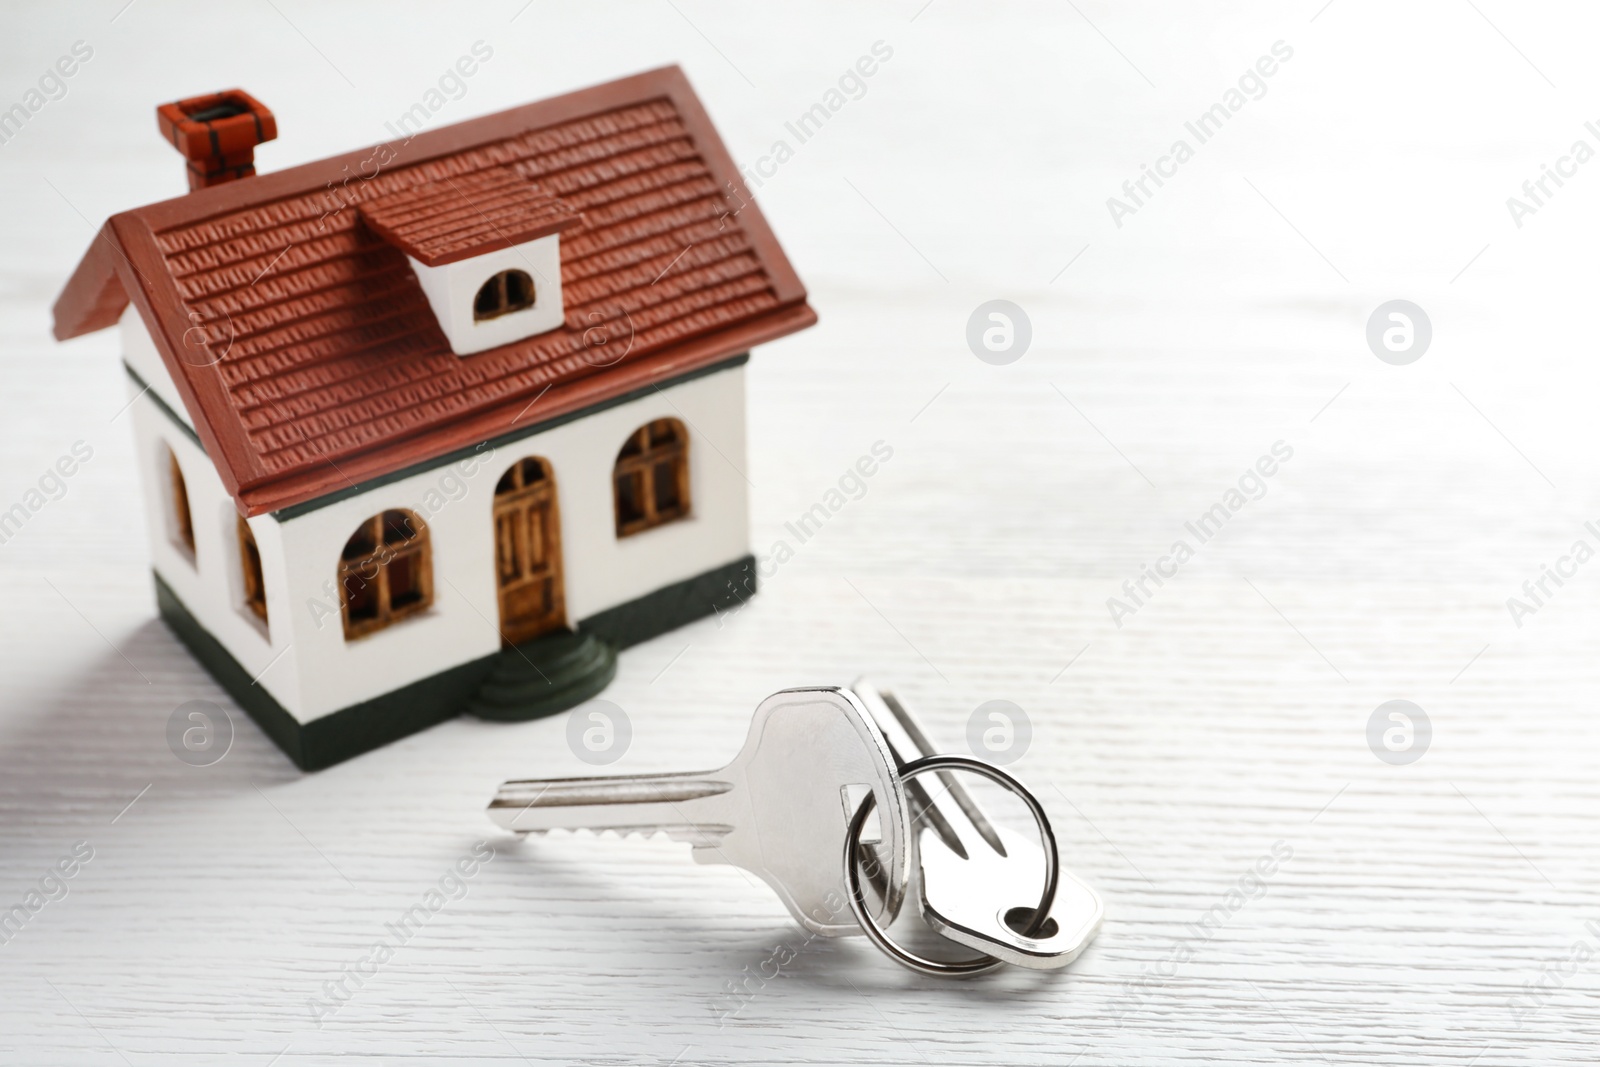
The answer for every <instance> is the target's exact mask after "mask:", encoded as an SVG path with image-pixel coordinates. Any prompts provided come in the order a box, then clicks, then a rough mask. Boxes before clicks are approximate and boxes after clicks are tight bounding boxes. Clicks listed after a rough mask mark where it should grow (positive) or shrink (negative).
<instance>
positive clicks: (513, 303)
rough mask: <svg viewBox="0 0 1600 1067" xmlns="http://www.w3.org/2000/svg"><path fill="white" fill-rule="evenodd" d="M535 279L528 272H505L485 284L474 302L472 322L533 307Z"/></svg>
mask: <svg viewBox="0 0 1600 1067" xmlns="http://www.w3.org/2000/svg"><path fill="white" fill-rule="evenodd" d="M533 302H534V301H533V279H532V278H530V277H528V272H527V271H521V270H503V271H501V272H500V273H499V274H496V275H495V276H494V277H493V278H490V279H489V280H488V281H486V282H484V283H483V288H482V289H479V290H478V296H477V298H476V299H475V300H473V301H472V321H474V322H482V321H484V320H485V319H497V318H499V317H500V316H501V315H509V314H511V313H512V312H513V311H526V310H527V309H528V308H531V307H533Z"/></svg>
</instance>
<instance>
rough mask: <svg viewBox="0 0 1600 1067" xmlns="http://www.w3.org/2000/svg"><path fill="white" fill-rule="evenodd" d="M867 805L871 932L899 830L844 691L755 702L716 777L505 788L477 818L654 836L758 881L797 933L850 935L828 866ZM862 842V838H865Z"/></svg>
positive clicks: (906, 820) (865, 722)
mask: <svg viewBox="0 0 1600 1067" xmlns="http://www.w3.org/2000/svg"><path fill="white" fill-rule="evenodd" d="M868 791H871V792H872V793H873V794H874V795H875V799H876V801H877V806H876V810H877V813H878V814H877V816H876V818H877V832H876V835H875V843H876V848H875V849H871V850H870V851H871V852H872V855H871V856H869V857H868V859H869V861H870V860H873V859H875V860H876V865H877V867H878V869H879V870H880V871H881V877H880V878H878V879H876V880H875V883H874V884H875V885H876V886H878V887H879V888H880V893H881V895H882V897H883V921H884V922H889V921H892V920H893V918H894V915H895V914H896V912H897V911H898V910H899V906H900V900H901V897H902V895H903V893H904V891H905V887H906V883H907V881H908V879H909V877H910V872H911V840H910V837H911V826H910V817H909V815H908V812H907V808H906V799H905V792H904V789H903V788H902V786H901V783H900V777H899V773H898V765H897V764H896V763H895V762H894V755H893V753H892V752H891V751H890V749H889V746H888V743H887V742H886V741H885V740H884V737H883V734H882V732H881V731H880V730H879V728H878V725H877V723H876V722H875V720H874V719H873V718H872V716H871V715H869V714H868V713H867V711H866V709H865V708H864V707H862V705H861V702H860V701H859V700H858V699H857V698H856V697H855V695H854V694H853V693H850V692H849V691H847V690H843V689H838V688H832V687H826V688H814V689H785V690H783V691H782V692H779V693H774V694H773V695H772V696H770V697H768V698H767V699H766V700H763V701H762V702H761V704H760V706H759V707H757V708H756V712H755V717H754V719H752V721H751V723H750V734H749V737H748V738H747V739H746V741H745V744H744V748H743V749H742V750H740V752H739V754H738V755H737V756H735V757H734V759H733V762H731V763H729V764H728V765H727V766H726V767H724V768H722V769H721V770H717V771H699V772H692V773H688V774H640V775H621V776H614V777H604V778H557V779H545V780H532V781H510V782H506V783H505V784H504V785H502V786H501V787H500V791H499V793H498V794H496V796H495V798H494V800H492V801H491V802H490V804H489V817H490V818H492V819H493V820H494V821H495V822H496V823H498V824H499V825H500V826H502V827H504V828H505V829H507V830H512V831H515V832H517V833H521V834H528V833H544V832H546V831H549V830H558V829H560V830H594V831H596V832H601V831H606V830H611V831H615V832H617V833H618V834H621V835H623V836H626V835H628V834H631V833H642V834H646V835H649V834H654V833H657V832H665V833H667V834H668V835H670V836H671V837H673V838H674V839H676V840H681V841H688V842H690V843H692V844H693V845H694V852H693V855H694V858H695V859H696V860H697V861H699V862H701V863H727V864H732V865H733V866H736V867H742V868H744V869H745V870H747V871H750V872H751V873H753V874H755V875H758V876H759V877H760V878H761V879H762V880H763V881H765V882H766V883H767V884H768V885H770V886H771V887H772V888H773V889H774V890H776V891H777V894H778V896H779V897H780V898H781V899H782V900H783V903H784V904H785V906H787V907H788V909H789V913H790V914H791V915H793V916H794V917H795V919H796V920H798V921H799V922H800V924H801V925H802V926H804V927H805V928H806V929H808V930H811V931H813V932H815V933H818V934H822V935H825V936H829V937H839V936H842V935H846V934H859V933H861V928H860V926H859V925H857V923H856V921H855V917H854V916H853V915H852V914H851V911H850V906H849V904H848V903H847V898H846V896H845V893H846V889H845V885H844V872H843V870H842V869H841V867H840V863H839V855H840V853H841V852H842V850H843V849H844V842H845V834H846V831H847V829H848V826H849V818H850V815H851V814H852V813H854V811H855V809H856V807H857V806H858V805H859V804H860V803H861V801H862V800H863V799H864V798H865V796H866V794H867V792H868ZM873 837H874V835H872V834H869V835H868V838H869V839H870V838H873Z"/></svg>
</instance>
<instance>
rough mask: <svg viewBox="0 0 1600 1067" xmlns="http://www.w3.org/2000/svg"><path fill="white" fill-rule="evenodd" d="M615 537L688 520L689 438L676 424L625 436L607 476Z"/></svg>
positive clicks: (660, 423) (659, 423)
mask: <svg viewBox="0 0 1600 1067" xmlns="http://www.w3.org/2000/svg"><path fill="white" fill-rule="evenodd" d="M612 484H613V486H614V488H615V492H616V500H617V536H618V537H628V536H629V535H631V534H636V533H639V532H640V531H642V530H648V529H650V528H651V527H652V526H660V525H662V524H664V523H668V522H673V521H674V520H676V519H681V518H684V517H685V516H687V515H688V514H689V434H688V432H687V431H685V430H684V428H683V423H681V422H679V421H678V420H677V419H656V420H654V421H653V422H648V423H645V424H644V425H643V426H641V427H639V428H638V429H637V430H635V431H633V433H631V434H629V435H628V440H627V443H626V444H624V445H623V446H622V451H621V452H618V453H617V465H616V469H615V471H614V472H613V475H612Z"/></svg>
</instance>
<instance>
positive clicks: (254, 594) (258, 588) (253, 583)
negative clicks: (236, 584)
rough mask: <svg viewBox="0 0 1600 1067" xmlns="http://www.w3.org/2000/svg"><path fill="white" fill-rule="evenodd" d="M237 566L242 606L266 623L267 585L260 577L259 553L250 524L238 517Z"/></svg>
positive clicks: (242, 517)
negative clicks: (241, 583) (241, 577)
mask: <svg viewBox="0 0 1600 1067" xmlns="http://www.w3.org/2000/svg"><path fill="white" fill-rule="evenodd" d="M239 564H240V566H241V567H242V568H243V569H244V606H245V607H247V608H249V609H250V610H251V612H253V613H254V614H255V615H256V616H257V617H258V618H259V619H260V620H261V621H262V622H266V621H267V583H266V582H265V581H263V580H262V577H261V552H260V550H259V549H257V548H256V535H255V534H253V533H251V532H250V524H249V523H248V522H245V521H244V516H243V515H241V516H239Z"/></svg>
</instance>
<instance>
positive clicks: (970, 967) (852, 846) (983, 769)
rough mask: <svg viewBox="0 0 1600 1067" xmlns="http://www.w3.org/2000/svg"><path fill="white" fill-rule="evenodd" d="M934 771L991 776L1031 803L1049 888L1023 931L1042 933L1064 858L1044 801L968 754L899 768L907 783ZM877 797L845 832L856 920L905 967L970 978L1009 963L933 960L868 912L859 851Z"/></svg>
mask: <svg viewBox="0 0 1600 1067" xmlns="http://www.w3.org/2000/svg"><path fill="white" fill-rule="evenodd" d="M930 771H971V772H972V773H973V774H976V775H980V776H981V777H984V778H987V779H989V780H990V781H991V782H994V783H996V784H997V785H1001V786H1004V787H1005V788H1006V789H1007V790H1008V791H1010V792H1011V793H1012V794H1013V795H1015V796H1016V797H1017V799H1019V800H1021V801H1022V802H1023V803H1024V804H1026V805H1027V806H1028V811H1029V812H1030V813H1031V814H1032V815H1033V821H1034V822H1035V823H1036V824H1037V825H1038V827H1039V839H1040V841H1041V843H1042V844H1043V845H1044V862H1045V877H1044V891H1043V892H1042V893H1040V894H1039V906H1038V908H1036V909H1035V910H1034V913H1033V919H1032V921H1030V922H1029V923H1028V926H1027V928H1026V929H1025V930H1023V931H1021V934H1022V936H1023V937H1033V936H1035V935H1036V934H1038V933H1039V931H1040V929H1041V928H1042V927H1043V926H1044V924H1045V922H1046V921H1047V920H1048V919H1049V917H1050V908H1051V906H1052V905H1054V904H1055V900H1056V882H1057V880H1058V877H1059V875H1060V873H1061V870H1060V863H1059V857H1058V856H1057V852H1056V835H1055V832H1054V831H1053V830H1051V828H1050V819H1049V817H1048V816H1046V815H1045V813H1044V808H1043V807H1041V806H1040V804H1039V800H1038V798H1037V797H1035V796H1034V795H1033V794H1032V793H1030V792H1028V789H1027V787H1026V786H1024V785H1023V784H1022V783H1021V782H1019V781H1017V780H1016V779H1015V778H1013V777H1012V776H1011V775H1010V774H1008V773H1006V772H1005V771H1003V770H1001V769H1000V768H999V767H996V766H994V765H993V764H990V763H984V762H983V761H982V760H976V759H972V758H970V757H968V756H924V757H923V758H922V759H919V760H913V761H911V762H910V763H908V764H906V765H905V766H904V767H901V768H900V780H901V781H902V782H908V781H910V780H911V779H913V778H915V777H917V776H918V775H920V774H927V773H928V772H930ZM875 804H876V800H875V799H874V797H873V794H871V793H868V794H867V795H866V797H865V798H864V799H863V800H862V801H861V806H860V807H858V808H857V809H856V813H855V815H854V816H853V817H852V818H851V820H850V830H849V832H848V833H847V834H845V842H844V870H845V880H846V883H847V885H848V886H849V889H850V910H851V911H852V912H854V913H855V916H856V921H857V922H859V923H860V924H861V929H862V930H863V931H864V932H865V933H866V935H867V937H868V938H870V939H871V941H872V943H873V944H875V945H877V946H878V948H879V949H881V950H882V951H883V953H884V954H885V955H887V956H888V957H889V958H890V959H892V960H894V961H895V962H896V963H899V964H901V965H902V966H905V967H909V968H910V969H911V970H913V971H917V972H919V973H921V974H929V975H934V976H938V977H954V978H970V977H972V976H973V975H979V974H987V973H988V972H990V971H993V970H995V969H997V968H999V967H1001V966H1003V965H1004V964H1005V961H1004V960H1001V959H998V958H996V957H994V956H990V955H987V954H984V955H980V956H977V957H975V958H973V959H970V960H957V961H954V962H945V961H941V960H930V959H928V958H927V957H925V956H918V955H917V954H916V953H914V952H911V951H909V950H907V949H905V948H902V947H901V946H900V945H898V944H896V943H895V942H894V941H892V940H891V939H890V938H889V935H888V934H886V933H884V930H883V927H881V926H879V925H878V923H877V920H875V919H874V918H873V917H872V914H871V912H869V911H868V910H867V899H866V896H865V895H864V894H863V893H862V890H861V867H860V864H859V863H858V862H857V851H856V850H857V849H858V848H859V846H860V841H861V831H862V829H863V828H864V827H865V826H866V823H867V816H868V815H869V814H871V812H872V809H873V807H874V805H875Z"/></svg>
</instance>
